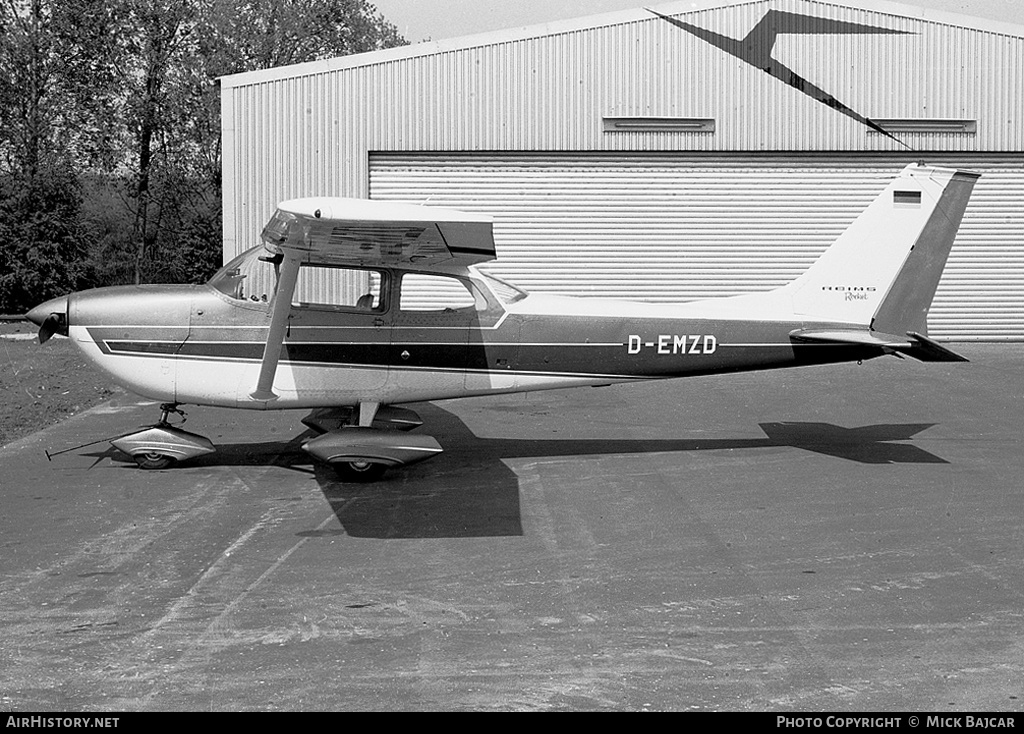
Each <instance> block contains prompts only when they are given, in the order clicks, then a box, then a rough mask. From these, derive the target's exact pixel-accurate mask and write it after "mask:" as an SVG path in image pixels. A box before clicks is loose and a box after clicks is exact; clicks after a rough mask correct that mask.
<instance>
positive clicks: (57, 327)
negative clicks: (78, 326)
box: [39, 313, 68, 344]
mask: <svg viewBox="0 0 1024 734" xmlns="http://www.w3.org/2000/svg"><path fill="white" fill-rule="evenodd" d="M63 316H64V314H62V313H51V314H50V315H49V316H47V317H46V318H45V319H43V324H42V326H40V327H39V343H40V344H46V342H47V341H49V339H50V337H51V336H53V335H54V334H67V333H68V331H67V329H66V328H65V324H64V318H63Z"/></svg>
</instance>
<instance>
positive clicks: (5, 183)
mask: <svg viewBox="0 0 1024 734" xmlns="http://www.w3.org/2000/svg"><path fill="white" fill-rule="evenodd" d="M0 21H2V23H3V31H2V36H0V94H2V95H3V98H4V100H5V104H4V105H3V106H0V263H2V265H3V267H2V269H0V312H9V311H14V312H18V311H24V310H26V309H27V308H29V307H31V306H32V305H35V304H36V303H38V302H40V301H43V300H46V299H48V298H51V297H53V296H55V295H58V294H59V293H61V292H66V291H68V290H75V289H77V288H79V287H81V285H82V284H83V283H84V282H85V281H86V275H87V270H88V269H87V267H86V264H85V253H86V250H87V248H86V233H85V229H84V227H83V224H82V222H81V216H80V213H81V212H80V203H81V198H80V191H79V188H78V180H77V175H76V170H75V168H74V166H72V165H70V164H69V160H70V158H71V157H72V156H71V155H70V151H71V149H72V144H71V141H72V140H73V139H74V136H73V135H67V134H65V133H66V132H67V129H68V119H69V117H70V115H69V111H68V108H67V105H66V103H65V97H64V92H65V91H66V90H67V89H68V87H69V86H72V84H71V81H70V79H69V77H68V75H67V74H66V67H65V65H64V64H63V63H62V61H63V59H62V57H61V43H60V39H61V36H62V34H63V30H64V29H63V23H64V21H65V18H64V16H63V14H62V13H61V12H59V11H55V9H54V6H52V5H51V4H50V3H47V2H44V0H29V1H28V2H15V0H7V2H6V4H4V5H3V6H2V8H0Z"/></svg>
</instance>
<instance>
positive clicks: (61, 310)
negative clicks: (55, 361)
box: [25, 297, 68, 344]
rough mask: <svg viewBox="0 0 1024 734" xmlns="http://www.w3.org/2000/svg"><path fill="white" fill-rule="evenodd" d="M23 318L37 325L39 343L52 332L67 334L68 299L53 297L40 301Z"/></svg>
mask: <svg viewBox="0 0 1024 734" xmlns="http://www.w3.org/2000/svg"><path fill="white" fill-rule="evenodd" d="M25 318H27V319H28V320H29V321H31V322H32V323H33V324H35V325H36V326H38V327H39V343H40V344H45V343H46V342H47V341H49V339H50V337H51V336H53V335H54V334H60V335H61V336H67V335H68V299H67V297H61V298H53V299H51V300H49V301H47V302H46V303H42V304H40V305H38V306H36V307H35V308H33V309H32V310H31V311H29V312H28V313H27V314H25Z"/></svg>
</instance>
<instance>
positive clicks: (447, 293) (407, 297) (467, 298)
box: [399, 273, 487, 313]
mask: <svg viewBox="0 0 1024 734" xmlns="http://www.w3.org/2000/svg"><path fill="white" fill-rule="evenodd" d="M399 308H400V309H401V310H402V311H418V312H421V313H422V312H439V313H445V312H452V311H462V310H467V311H476V310H480V311H483V310H486V309H487V300H486V299H485V298H484V297H483V296H482V295H481V294H478V293H477V292H476V290H475V289H474V288H473V287H472V286H471V285H470V284H469V283H468V282H466V281H464V280H462V279H460V278H453V277H449V276H445V275H427V274H424V273H406V274H405V275H403V276H402V287H401V298H400V299H399Z"/></svg>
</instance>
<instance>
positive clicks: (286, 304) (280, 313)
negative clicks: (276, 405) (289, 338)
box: [249, 247, 303, 400]
mask: <svg viewBox="0 0 1024 734" xmlns="http://www.w3.org/2000/svg"><path fill="white" fill-rule="evenodd" d="M283 249H284V262H283V263H282V264H281V276H280V278H279V279H278V281H277V290H276V291H275V292H274V308H273V312H272V313H271V316H270V328H269V329H267V343H266V345H265V346H264V347H263V362H262V363H261V364H260V376H259V379H258V380H257V381H256V389H255V390H254V391H253V392H251V393H249V397H251V398H252V399H253V400H275V399H277V395H276V394H275V393H274V390H273V388H274V376H275V375H276V374H277V363H278V361H280V359H281V346H282V345H283V344H284V334H285V330H286V329H287V327H288V314H289V312H290V311H291V308H292V293H294V292H295V282H296V281H297V280H298V279H299V263H301V262H302V257H303V253H302V252H296V251H295V250H292V249H291V248H288V247H286V248H283Z"/></svg>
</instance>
